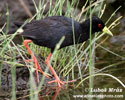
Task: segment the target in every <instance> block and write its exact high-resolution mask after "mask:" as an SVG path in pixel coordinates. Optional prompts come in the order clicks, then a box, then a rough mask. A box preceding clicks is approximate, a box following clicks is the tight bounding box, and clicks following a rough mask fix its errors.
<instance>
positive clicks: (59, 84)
mask: <svg viewBox="0 0 125 100" xmlns="http://www.w3.org/2000/svg"><path fill="white" fill-rule="evenodd" d="M75 81H76V80H72V81H61V80H60V79H56V80H53V81H50V82H48V84H51V83H57V84H58V87H62V86H64V85H65V84H67V83H73V82H75Z"/></svg>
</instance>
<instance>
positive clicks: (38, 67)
mask: <svg viewBox="0 0 125 100" xmlns="http://www.w3.org/2000/svg"><path fill="white" fill-rule="evenodd" d="M30 42H32V40H25V41H24V45H25V47H26V48H27V50H28V51H29V53H30V55H31V56H32V57H33V60H34V63H35V67H36V73H37V82H38V83H39V74H38V70H40V72H41V73H42V74H43V75H45V76H46V77H47V78H50V77H49V76H47V75H46V74H45V73H44V72H43V71H42V69H41V67H40V65H39V63H38V61H37V58H36V57H35V56H34V54H33V52H32V51H31V49H30V48H29V46H28V43H30ZM27 61H31V60H27Z"/></svg>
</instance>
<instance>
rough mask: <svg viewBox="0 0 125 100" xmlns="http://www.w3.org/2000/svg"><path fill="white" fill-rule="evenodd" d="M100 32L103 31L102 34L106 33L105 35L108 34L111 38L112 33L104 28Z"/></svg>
mask: <svg viewBox="0 0 125 100" xmlns="http://www.w3.org/2000/svg"><path fill="white" fill-rule="evenodd" d="M102 31H103V32H104V33H106V34H109V35H111V36H113V34H112V32H111V31H110V30H109V29H108V28H107V27H106V26H105V27H104V28H103V30H102Z"/></svg>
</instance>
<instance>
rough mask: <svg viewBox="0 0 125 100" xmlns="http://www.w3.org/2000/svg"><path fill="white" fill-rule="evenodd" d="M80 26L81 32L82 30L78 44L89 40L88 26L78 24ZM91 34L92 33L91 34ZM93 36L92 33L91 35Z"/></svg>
mask: <svg viewBox="0 0 125 100" xmlns="http://www.w3.org/2000/svg"><path fill="white" fill-rule="evenodd" d="M80 26H81V28H82V29H81V30H82V33H81V36H80V38H81V39H80V40H81V41H80V42H82V41H86V40H88V39H89V36H90V24H87V23H85V22H84V23H81V24H80ZM91 33H92V32H91ZM92 34H93V33H92Z"/></svg>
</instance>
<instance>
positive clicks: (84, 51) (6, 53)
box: [0, 0, 125, 100]
mask: <svg viewBox="0 0 125 100" xmlns="http://www.w3.org/2000/svg"><path fill="white" fill-rule="evenodd" d="M48 1H49V2H45V0H40V1H39V6H38V7H37V6H36V3H35V0H33V2H34V7H35V8H36V14H35V15H34V16H33V17H32V18H31V19H27V20H26V22H25V23H24V25H25V24H26V23H28V22H30V21H32V20H39V19H41V18H45V17H47V16H55V15H63V8H64V6H65V8H66V11H65V13H64V16H68V17H72V18H73V19H75V20H77V21H79V22H82V21H84V20H85V19H86V18H88V17H87V16H89V17H90V18H92V15H93V13H94V12H96V10H97V9H96V8H98V16H99V17H100V18H101V17H102V16H103V14H104V12H105V8H106V4H104V1H103V0H98V1H96V2H92V0H86V3H85V5H84V6H83V7H82V10H81V12H79V14H76V13H77V7H78V4H79V0H72V2H70V1H69V0H56V3H55V5H54V6H53V5H52V0H48ZM89 1H90V2H89ZM47 3H49V11H48V12H47V13H46V14H45V15H44V14H43V12H44V10H45V7H46V6H47ZM87 4H89V6H87ZM119 8H120V7H119ZM119 8H118V9H116V10H115V11H114V13H113V14H112V15H111V16H110V17H109V19H108V20H107V22H106V24H108V23H109V21H110V20H111V19H112V17H113V16H115V13H116V12H117V11H118V10H119ZM6 15H7V22H6V23H5V25H4V26H3V27H2V28H1V30H0V31H1V33H2V34H0V41H1V43H0V86H1V83H2V81H1V77H2V68H3V66H5V64H7V65H9V67H10V69H11V74H12V100H16V99H21V98H26V97H30V100H38V99H39V96H38V95H39V92H40V91H42V89H43V88H44V87H45V86H44V82H45V80H46V78H45V76H42V77H41V81H40V83H39V84H38V85H37V83H36V81H35V77H34V74H33V72H34V71H35V70H34V69H35V68H34V64H33V63H27V62H25V61H26V60H27V59H31V57H30V56H29V53H28V51H27V50H26V48H25V47H24V44H23V43H22V45H19V44H15V43H14V42H13V39H14V37H15V36H16V35H17V34H18V31H19V30H20V29H21V28H22V27H23V26H24V25H23V26H21V27H20V28H19V29H18V30H17V31H16V32H15V33H14V34H12V35H9V34H8V31H9V30H8V25H9V9H8V6H7V13H6ZM83 16H84V17H83ZM121 18H122V17H121V16H120V17H119V18H118V19H116V20H115V21H114V22H112V23H111V24H110V25H109V26H108V28H109V29H110V30H111V29H113V28H115V26H117V25H118V24H119V22H118V21H119V20H120V19H121ZM3 28H6V32H3ZM103 36H104V33H101V34H100V33H98V34H96V35H95V36H94V37H93V38H92V37H90V41H89V45H87V44H88V42H84V43H82V44H80V45H75V44H74V45H73V46H69V47H66V48H63V49H61V50H58V47H57V48H56V49H55V51H54V53H53V56H52V59H51V63H52V65H53V67H54V69H55V70H57V72H59V76H60V77H62V79H65V80H67V81H68V80H74V79H76V80H77V82H75V83H74V84H73V85H72V86H71V88H70V85H69V84H70V83H69V84H67V90H64V91H61V92H60V95H64V97H57V99H58V100H63V99H64V100H70V99H71V98H72V97H73V96H72V95H71V94H70V93H71V90H75V91H76V92H75V91H73V93H72V94H73V95H74V94H75V93H77V91H79V93H80V94H82V93H83V92H82V91H84V89H85V87H86V85H85V83H86V81H88V80H89V81H88V82H89V84H87V87H89V88H93V87H94V78H95V77H98V76H100V77H104V76H108V77H111V78H113V79H115V80H116V81H118V82H119V83H120V84H121V85H122V87H124V88H125V85H124V84H123V82H122V81H120V80H119V79H118V78H117V77H115V76H113V75H111V74H108V73H105V72H104V71H105V70H106V69H107V68H111V67H114V66H115V65H117V64H118V63H124V62H118V63H116V64H111V65H108V66H105V67H104V68H102V69H97V68H95V59H96V55H95V52H96V49H97V48H98V47H101V48H102V49H104V50H105V51H106V52H110V53H111V54H113V55H115V56H117V57H120V58H122V59H124V57H122V56H120V55H118V54H116V53H114V52H113V51H110V50H108V49H107V48H106V47H103V46H101V44H103V43H104V42H105V41H106V39H107V37H108V36H107V37H106V38H104V40H102V41H101V42H100V43H98V41H97V40H99V39H100V38H101V37H103ZM22 40H23V38H22ZM60 44H61V42H60V43H59V44H58V45H60ZM30 48H31V49H32V50H33V51H34V53H35V55H39V56H40V57H43V58H47V56H48V54H49V52H50V50H49V49H48V48H45V47H39V46H37V45H35V44H33V43H31V44H30ZM18 57H20V59H18ZM20 60H21V61H20ZM42 60H44V62H45V59H42ZM42 64H43V65H44V68H45V72H46V73H48V71H49V68H48V67H46V66H47V65H45V64H44V63H42ZM42 64H41V65H42ZM17 66H21V67H28V69H29V73H30V78H29V79H30V82H29V83H30V88H29V89H30V90H29V95H26V96H23V97H16V67H17ZM50 88H51V87H50ZM47 89H48V88H47ZM70 89H71V90H70ZM45 91H47V90H45ZM45 91H44V92H45ZM54 91H55V90H53V89H52V90H51V94H52V93H53V92H54ZM65 91H69V93H68V94H67V93H64V92H65ZM42 92H43V91H42ZM81 92H82V93H81ZM88 92H89V91H88ZM40 93H41V92H40ZM41 94H42V93H41ZM89 94H92V92H89ZM42 97H46V98H47V100H51V98H53V96H52V97H51V96H50V97H49V96H46V95H42ZM88 100H92V99H91V98H88ZM98 100H99V99H98Z"/></svg>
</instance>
